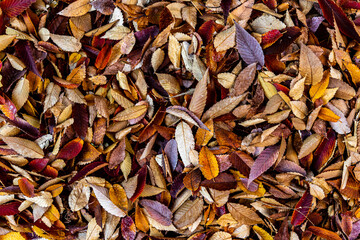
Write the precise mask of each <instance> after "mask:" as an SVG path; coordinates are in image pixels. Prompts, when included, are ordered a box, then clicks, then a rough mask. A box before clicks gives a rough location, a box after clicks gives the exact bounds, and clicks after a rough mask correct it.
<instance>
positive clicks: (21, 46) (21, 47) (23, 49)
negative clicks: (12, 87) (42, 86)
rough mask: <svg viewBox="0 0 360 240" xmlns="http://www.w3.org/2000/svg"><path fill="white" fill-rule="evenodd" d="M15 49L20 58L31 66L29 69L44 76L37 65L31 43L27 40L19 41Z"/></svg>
mask: <svg viewBox="0 0 360 240" xmlns="http://www.w3.org/2000/svg"><path fill="white" fill-rule="evenodd" d="M15 49H16V53H17V54H18V56H19V58H20V59H21V60H22V61H23V62H24V64H25V65H26V66H27V67H28V68H29V70H30V71H32V72H33V73H35V74H36V75H38V76H39V77H40V78H42V77H41V75H40V73H39V71H38V69H37V67H36V63H35V60H34V56H33V54H32V51H31V47H30V43H29V42H25V41H19V43H17V44H16V46H15Z"/></svg>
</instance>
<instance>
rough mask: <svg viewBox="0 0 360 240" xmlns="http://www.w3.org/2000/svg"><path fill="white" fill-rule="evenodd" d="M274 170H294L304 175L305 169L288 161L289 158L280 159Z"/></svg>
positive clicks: (286, 171)
mask: <svg viewBox="0 0 360 240" xmlns="http://www.w3.org/2000/svg"><path fill="white" fill-rule="evenodd" d="M275 170H276V171H279V172H285V173H288V172H295V173H300V174H301V175H303V176H306V171H305V169H303V168H302V167H300V166H299V165H297V164H296V163H294V162H292V161H289V160H285V159H284V160H282V161H281V162H280V163H279V164H278V165H277V166H276V168H275Z"/></svg>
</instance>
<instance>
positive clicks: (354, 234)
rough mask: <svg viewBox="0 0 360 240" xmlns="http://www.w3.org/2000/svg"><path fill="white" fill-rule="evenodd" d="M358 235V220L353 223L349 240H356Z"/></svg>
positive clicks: (359, 231)
mask: <svg viewBox="0 0 360 240" xmlns="http://www.w3.org/2000/svg"><path fill="white" fill-rule="evenodd" d="M359 234H360V220H359V221H357V222H355V223H353V225H352V230H351V233H350V235H349V239H350V240H356V239H358V236H359Z"/></svg>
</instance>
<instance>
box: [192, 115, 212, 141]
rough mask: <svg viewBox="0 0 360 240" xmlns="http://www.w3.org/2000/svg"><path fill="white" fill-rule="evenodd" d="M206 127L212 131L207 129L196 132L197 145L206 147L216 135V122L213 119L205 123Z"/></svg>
mask: <svg viewBox="0 0 360 240" xmlns="http://www.w3.org/2000/svg"><path fill="white" fill-rule="evenodd" d="M205 126H207V127H208V128H209V130H210V131H207V130H205V129H202V128H199V129H198V130H197V132H196V135H195V139H196V144H198V145H200V146H205V145H207V144H208V142H209V141H210V139H211V138H212V136H213V135H214V122H213V120H212V119H210V120H208V121H207V122H206V123H205Z"/></svg>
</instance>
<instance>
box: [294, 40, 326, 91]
mask: <svg viewBox="0 0 360 240" xmlns="http://www.w3.org/2000/svg"><path fill="white" fill-rule="evenodd" d="M323 71H324V70H323V65H322V63H321V61H320V60H319V58H318V57H317V56H316V55H315V53H314V52H313V51H312V50H311V49H310V48H309V47H307V46H306V45H305V44H301V50H300V65H299V72H300V74H301V76H304V77H305V84H306V85H310V84H312V85H316V84H318V83H319V82H320V81H321V79H322V78H323Z"/></svg>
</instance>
